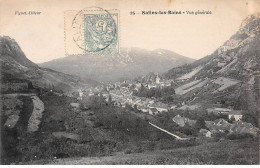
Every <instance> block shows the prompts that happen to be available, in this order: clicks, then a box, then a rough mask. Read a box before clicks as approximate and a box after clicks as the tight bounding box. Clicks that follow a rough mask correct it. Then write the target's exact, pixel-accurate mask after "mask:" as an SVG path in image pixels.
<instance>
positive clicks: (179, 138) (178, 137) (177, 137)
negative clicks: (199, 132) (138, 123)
mask: <svg viewBox="0 0 260 168" xmlns="http://www.w3.org/2000/svg"><path fill="white" fill-rule="evenodd" d="M149 124H150V125H152V126H153V127H155V128H157V129H159V130H161V131H163V132H165V133H167V134H169V135H171V136H173V137H175V138H176V139H178V140H188V139H189V138H181V137H180V136H178V135H175V134H173V133H170V132H169V131H166V130H165V129H162V128H160V127H158V126H156V125H154V124H152V123H150V122H149Z"/></svg>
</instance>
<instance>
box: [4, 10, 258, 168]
mask: <svg viewBox="0 0 260 168" xmlns="http://www.w3.org/2000/svg"><path fill="white" fill-rule="evenodd" d="M259 24H260V16H259V13H256V14H254V15H250V16H248V17H247V18H246V19H244V21H243V22H242V23H241V26H240V28H239V30H238V31H237V32H236V33H235V34H234V35H233V36H231V37H230V39H228V40H227V41H226V42H225V43H224V44H223V45H222V46H220V47H219V48H217V49H216V50H215V51H214V52H213V53H212V54H211V55H208V56H206V57H204V58H202V59H200V60H196V61H195V60H192V59H189V58H187V57H184V56H181V55H179V54H177V53H174V52H172V51H168V50H162V49H158V50H154V51H148V50H144V49H139V48H130V49H129V48H127V49H122V53H121V54H115V55H107V56H104V55H99V56H96V55H92V54H89V55H74V56H68V57H65V58H61V59H57V60H53V61H50V62H47V63H43V64H39V65H37V64H35V63H33V62H31V61H30V60H29V59H27V57H26V56H25V54H24V53H23V51H22V50H21V48H20V47H19V45H18V43H17V42H16V41H15V40H14V39H11V38H10V37H7V36H4V37H0V49H1V50H0V54H1V57H0V63H1V103H2V107H1V108H2V110H1V143H2V144H1V146H2V149H1V151H3V152H1V158H2V162H3V164H21V165H22V164H221V165H222V164H259V152H258V151H259V103H258V102H259V84H260V69H259V62H260V59H259V54H260V53H259V48H260V47H259V33H260V32H259ZM43 67H45V68H43ZM49 68H51V69H49ZM52 69H54V70H52ZM59 71H60V72H59Z"/></svg>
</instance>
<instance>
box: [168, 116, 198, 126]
mask: <svg viewBox="0 0 260 168" xmlns="http://www.w3.org/2000/svg"><path fill="white" fill-rule="evenodd" d="M172 121H173V122H175V123H176V124H178V125H179V126H181V127H184V125H185V124H186V123H187V124H189V125H190V126H193V125H194V124H195V123H196V120H190V119H189V118H186V117H181V116H180V115H179V114H178V115H176V116H175V117H174V118H173V119H172Z"/></svg>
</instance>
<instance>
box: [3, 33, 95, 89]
mask: <svg viewBox="0 0 260 168" xmlns="http://www.w3.org/2000/svg"><path fill="white" fill-rule="evenodd" d="M0 65H1V68H0V70H1V84H2V85H1V86H2V87H4V84H6V85H10V83H22V82H25V83H26V82H29V81H30V82H32V84H33V85H34V86H39V87H42V88H44V87H48V86H50V85H51V86H54V87H55V88H56V89H58V90H64V91H71V90H73V89H76V88H78V87H80V86H85V85H91V84H94V83H95V82H94V81H92V80H89V81H86V80H81V79H80V78H79V77H75V76H72V75H67V74H64V73H61V72H57V71H53V70H51V69H47V68H41V67H39V66H38V65H37V64H35V63H33V62H32V61H30V60H29V59H28V58H27V57H26V56H25V54H24V53H23V51H22V50H21V48H20V46H19V45H18V44H17V42H16V41H15V40H14V39H11V38H10V37H8V36H3V37H1V36H0ZM2 89H4V88H2Z"/></svg>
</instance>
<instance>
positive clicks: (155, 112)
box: [149, 108, 158, 115]
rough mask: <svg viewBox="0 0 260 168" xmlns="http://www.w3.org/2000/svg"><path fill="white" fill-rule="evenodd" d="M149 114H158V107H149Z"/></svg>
mask: <svg viewBox="0 0 260 168" xmlns="http://www.w3.org/2000/svg"><path fill="white" fill-rule="evenodd" d="M149 114H151V115H156V114H158V110H157V109H156V108H150V109H149Z"/></svg>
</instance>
